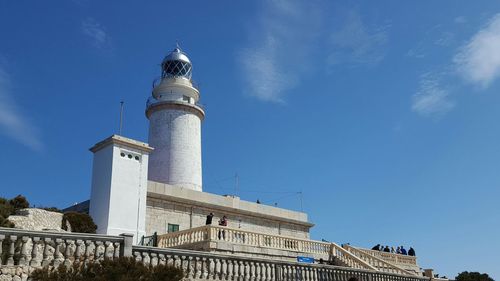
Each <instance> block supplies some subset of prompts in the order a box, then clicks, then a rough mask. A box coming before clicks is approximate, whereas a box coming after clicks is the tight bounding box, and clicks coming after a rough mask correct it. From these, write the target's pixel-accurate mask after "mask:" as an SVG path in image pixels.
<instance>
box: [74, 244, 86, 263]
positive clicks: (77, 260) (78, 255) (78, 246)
mask: <svg viewBox="0 0 500 281" xmlns="http://www.w3.org/2000/svg"><path fill="white" fill-rule="evenodd" d="M75 245H76V249H75V263H80V262H81V261H82V246H83V245H84V243H83V240H80V239H77V240H76V241H75Z"/></svg>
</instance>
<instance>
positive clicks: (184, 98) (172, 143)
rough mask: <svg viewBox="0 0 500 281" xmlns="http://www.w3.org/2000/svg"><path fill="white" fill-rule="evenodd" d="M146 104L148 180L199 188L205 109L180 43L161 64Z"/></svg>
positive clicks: (200, 182)
mask: <svg viewBox="0 0 500 281" xmlns="http://www.w3.org/2000/svg"><path fill="white" fill-rule="evenodd" d="M161 69H162V72H161V80H159V83H155V85H154V87H153V93H152V96H151V97H150V98H149V99H148V102H147V105H146V116H147V118H148V119H149V145H150V146H151V147H153V148H154V150H153V152H152V153H151V155H150V156H149V173H148V179H149V180H151V181H156V182H161V183H166V184H171V185H176V186H180V187H184V188H189V189H193V190H198V191H202V174H201V122H202V121H203V119H204V117H205V112H204V111H203V109H202V108H201V107H200V105H199V104H198V101H199V99H200V92H199V91H198V89H197V88H196V87H195V86H194V85H193V82H192V80H191V75H192V64H191V61H190V60H189V58H188V57H187V56H186V54H185V53H184V52H182V51H181V49H180V48H179V46H177V48H175V49H174V50H173V51H172V52H171V53H170V54H168V55H167V56H166V57H165V58H164V59H163V62H162V64H161Z"/></svg>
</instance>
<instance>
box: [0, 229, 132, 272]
mask: <svg viewBox="0 0 500 281" xmlns="http://www.w3.org/2000/svg"><path fill="white" fill-rule="evenodd" d="M124 239H131V238H130V236H126V237H125V236H103V235H95V234H83V233H67V232H46V231H29V230H21V229H14V228H0V245H1V246H2V247H0V265H2V266H4V265H5V266H30V267H33V268H36V267H41V266H58V265H60V264H65V265H71V264H73V263H74V262H84V261H85V262H86V261H92V260H102V259H104V258H116V257H119V256H120V255H122V254H123V253H122V251H123V250H124V249H123V247H122V245H123V243H124ZM3 249H8V250H7V252H6V253H3Z"/></svg>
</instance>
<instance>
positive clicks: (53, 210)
mask: <svg viewBox="0 0 500 281" xmlns="http://www.w3.org/2000/svg"><path fill="white" fill-rule="evenodd" d="M40 209H43V210H45V211H49V212H56V213H62V212H63V211H61V209H59V208H57V207H40Z"/></svg>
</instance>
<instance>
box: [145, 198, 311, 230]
mask: <svg viewBox="0 0 500 281" xmlns="http://www.w3.org/2000/svg"><path fill="white" fill-rule="evenodd" d="M210 212H213V213H214V215H215V216H214V218H213V222H212V223H213V224H217V223H218V220H219V219H220V218H221V217H222V216H224V215H225V216H227V218H228V226H230V227H233V228H241V229H243V230H247V231H255V232H261V233H267V234H275V235H284V236H291V237H296V238H309V227H307V226H304V225H299V224H293V223H289V222H285V221H279V220H271V219H267V218H263V217H258V216H250V215H246V214H241V213H240V212H238V211H237V210H232V211H221V210H214V209H213V208H209V207H200V206H196V205H194V204H187V203H181V202H175V201H173V200H165V199H158V198H151V197H148V199H147V209H146V222H147V223H146V233H147V235H151V234H152V233H154V232H157V233H158V234H164V233H167V231H168V224H176V225H179V230H185V229H189V228H194V227H199V226H203V225H205V220H206V216H207V215H208V214H209V213H210Z"/></svg>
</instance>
